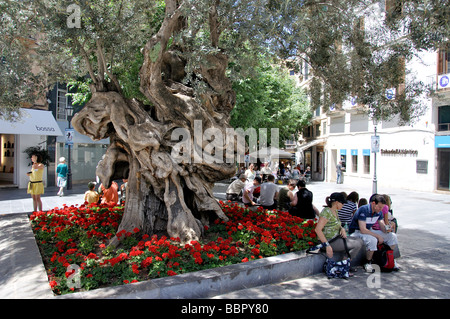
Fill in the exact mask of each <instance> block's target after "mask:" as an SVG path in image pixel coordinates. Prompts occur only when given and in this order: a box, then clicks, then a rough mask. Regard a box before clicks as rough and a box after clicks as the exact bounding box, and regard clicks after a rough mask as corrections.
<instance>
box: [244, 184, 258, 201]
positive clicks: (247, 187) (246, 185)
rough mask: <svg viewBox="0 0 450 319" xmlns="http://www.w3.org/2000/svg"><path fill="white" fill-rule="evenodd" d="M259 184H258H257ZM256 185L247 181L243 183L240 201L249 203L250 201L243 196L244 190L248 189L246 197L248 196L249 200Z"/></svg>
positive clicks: (251, 198)
mask: <svg viewBox="0 0 450 319" xmlns="http://www.w3.org/2000/svg"><path fill="white" fill-rule="evenodd" d="M258 186H259V185H258ZM258 186H255V185H253V182H247V183H246V184H245V187H244V190H243V194H242V202H243V203H244V204H249V203H250V202H249V201H248V200H247V199H246V198H245V191H246V190H247V191H248V198H250V200H253V191H254V190H255V188H257V187H258Z"/></svg>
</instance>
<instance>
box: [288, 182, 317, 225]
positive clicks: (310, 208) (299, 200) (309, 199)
mask: <svg viewBox="0 0 450 319" xmlns="http://www.w3.org/2000/svg"><path fill="white" fill-rule="evenodd" d="M297 188H298V191H297V193H295V196H294V198H293V199H292V201H291V208H290V209H289V214H291V215H293V216H297V217H300V218H303V219H314V218H316V215H319V210H318V209H317V208H316V207H315V206H314V205H313V193H312V192H311V191H310V190H309V189H307V188H306V184H305V182H304V181H302V180H299V181H298V182H297Z"/></svg>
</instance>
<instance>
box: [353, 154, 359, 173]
mask: <svg viewBox="0 0 450 319" xmlns="http://www.w3.org/2000/svg"><path fill="white" fill-rule="evenodd" d="M351 152H352V173H358V150H352V151H351Z"/></svg>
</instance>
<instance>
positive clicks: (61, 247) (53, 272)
mask: <svg viewBox="0 0 450 319" xmlns="http://www.w3.org/2000/svg"><path fill="white" fill-rule="evenodd" d="M220 203H221V205H222V209H223V211H224V213H225V214H226V215H227V216H228V217H229V221H228V222H223V221H221V220H216V221H215V222H214V223H213V224H212V225H211V226H210V227H205V236H204V239H203V240H202V242H197V241H191V242H190V243H189V244H185V245H182V244H181V243H180V240H179V239H178V238H167V237H164V236H163V237H160V238H158V237H157V236H156V235H155V236H152V237H149V236H148V235H145V234H144V235H142V234H141V233H140V230H139V229H134V230H133V232H126V231H121V232H120V233H118V234H117V236H118V238H119V239H120V243H121V245H120V246H119V247H118V248H117V249H112V248H111V247H108V246H107V245H108V242H109V240H110V239H111V238H112V237H113V236H114V235H115V234H116V231H117V228H118V226H119V224H120V221H121V218H122V215H123V207H122V206H107V205H101V206H97V205H91V206H85V205H81V206H79V207H77V206H71V207H68V206H64V207H63V208H55V209H53V210H50V211H48V212H37V213H33V214H32V215H31V217H30V220H31V225H32V228H33V231H34V233H35V237H36V241H37V243H38V246H39V249H40V251H41V254H42V257H43V261H44V265H45V268H46V269H47V274H48V278H49V283H50V286H51V288H52V289H53V291H54V293H56V294H65V293H69V292H73V291H81V290H90V289H95V288H99V287H106V286H112V285H119V284H124V283H132V282H137V281H144V280H149V279H152V278H159V277H165V276H174V275H177V274H181V273H187V272H192V271H198V270H203V269H209V268H214V267H221V266H225V265H230V264H236V263H241V262H247V261H249V260H252V259H256V258H264V257H269V256H274V255H279V254H284V253H288V252H291V251H298V250H304V249H306V248H307V247H309V246H310V245H313V244H314V242H315V238H316V235H315V233H314V226H315V225H314V222H313V221H311V220H309V221H303V220H302V219H301V218H298V217H294V216H291V215H290V214H288V213H287V212H279V211H273V212H272V211H263V210H262V209H258V210H257V211H251V210H249V209H245V208H242V207H240V206H238V205H237V204H232V203H223V202H220ZM77 280H78V281H77Z"/></svg>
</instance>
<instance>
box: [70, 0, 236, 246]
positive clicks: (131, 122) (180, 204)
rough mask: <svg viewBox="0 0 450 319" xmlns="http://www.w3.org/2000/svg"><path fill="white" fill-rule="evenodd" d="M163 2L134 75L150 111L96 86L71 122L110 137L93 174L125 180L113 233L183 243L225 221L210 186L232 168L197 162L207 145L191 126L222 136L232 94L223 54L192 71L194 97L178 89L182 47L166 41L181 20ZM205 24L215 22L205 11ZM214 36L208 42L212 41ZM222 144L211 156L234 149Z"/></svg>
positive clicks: (171, 4) (106, 180)
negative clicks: (212, 222)
mask: <svg viewBox="0 0 450 319" xmlns="http://www.w3.org/2000/svg"><path fill="white" fill-rule="evenodd" d="M166 3H167V4H166V18H165V19H164V22H163V24H162V26H161V28H160V30H159V32H158V33H157V34H156V35H154V36H153V37H152V38H151V39H150V40H149V41H148V43H147V44H146V45H145V48H144V51H143V52H144V63H143V65H142V67H141V71H140V77H141V91H142V92H143V93H144V94H145V96H146V97H147V98H148V99H149V100H150V101H151V102H152V104H153V107H152V108H149V107H148V106H145V105H143V104H142V103H140V102H138V101H136V100H127V99H125V98H124V97H123V96H122V95H121V93H119V92H120V90H107V89H105V88H106V87H108V86H107V85H104V83H101V85H96V90H95V89H94V92H93V95H92V98H91V100H90V101H89V102H88V103H87V104H86V106H85V107H84V108H83V110H82V111H80V112H79V113H77V114H76V115H75V116H74V118H73V120H72V124H73V126H74V128H75V129H76V130H77V131H78V132H80V133H82V134H85V135H88V136H90V137H91V138H92V139H93V140H99V139H103V138H107V137H109V138H110V140H111V145H110V146H109V148H108V150H107V152H106V155H105V156H104V158H103V160H102V161H101V162H100V164H99V166H98V168H97V175H98V176H99V177H100V179H101V181H102V183H103V184H104V185H106V186H109V185H110V184H111V182H112V180H114V179H118V178H128V187H127V196H126V198H127V200H126V204H125V213H124V217H123V220H122V223H121V225H120V226H119V231H120V230H122V229H125V230H128V231H131V230H132V229H134V228H135V227H137V228H139V229H141V230H142V231H143V232H144V233H147V234H160V233H166V234H168V235H169V236H171V237H179V238H180V239H181V241H183V242H188V241H190V240H197V239H199V238H200V237H201V235H202V232H203V225H205V224H207V223H208V222H209V219H210V218H211V217H213V218H215V217H216V216H218V217H219V218H221V219H224V220H227V217H226V216H225V215H224V214H223V212H222V210H221V208H220V206H219V204H218V202H217V200H216V199H215V198H214V196H213V191H212V189H213V186H214V182H216V181H219V180H222V179H224V178H227V177H230V176H232V175H233V174H234V172H235V166H234V164H233V163H225V160H224V161H223V162H222V163H220V162H219V163H216V162H214V161H210V160H208V161H206V160H198V159H202V158H203V157H202V154H203V150H204V149H205V147H206V146H208V143H210V142H211V141H208V140H205V139H203V138H201V137H200V138H198V137H197V138H196V137H195V134H194V133H195V127H194V126H195V125H194V124H195V121H201V122H200V123H201V127H202V131H201V133H203V131H205V130H207V129H211V128H214V129H216V131H217V132H221V134H222V136H223V137H225V136H226V133H227V132H226V129H227V128H229V127H230V126H229V124H228V123H229V115H230V111H231V109H232V108H233V107H234V104H235V94H234V92H233V91H232V89H231V83H230V81H229V79H228V78H227V77H226V75H225V70H226V67H227V63H228V60H227V56H226V55H225V54H224V53H222V52H220V50H217V51H216V53H214V54H211V55H209V56H208V57H207V59H206V61H204V64H202V65H199V66H198V68H197V69H196V71H195V76H196V77H197V78H198V79H201V80H200V81H203V82H204V83H203V84H204V87H206V88H207V89H206V90H204V91H202V93H201V94H197V93H196V92H195V91H194V90H193V88H191V87H188V86H186V85H185V84H183V83H182V80H183V78H184V77H185V71H184V67H185V64H186V61H184V60H183V58H182V57H181V56H180V55H179V53H177V52H180V50H182V49H181V48H180V47H177V48H171V47H170V46H169V45H168V43H169V39H170V38H171V37H172V36H173V35H174V33H175V32H177V31H179V30H180V29H181V28H182V27H183V19H182V17H181V11H180V8H178V7H177V1H166ZM210 23H213V24H214V23H215V24H217V21H216V20H215V15H214V11H213V10H212V11H211V18H210ZM214 32H216V31H214ZM214 32H213V33H214ZM217 32H218V31H217ZM217 36H218V34H217V33H215V36H214V37H213V36H212V39H213V40H212V42H213V43H214V42H216V38H217ZM175 49H176V50H177V51H175ZM196 123H198V122H196ZM176 129H182V130H181V131H182V132H186V133H187V134H186V136H188V140H187V143H185V144H183V143H180V141H179V136H178V135H177V134H175V133H176V132H179V131H175V132H174V130H176ZM172 133H174V136H175V138H174V140H172ZM215 138H217V136H216V137H215ZM228 143H232V145H226V144H225V143H224V142H223V141H219V143H216V144H215V145H216V147H215V148H214V149H213V151H212V152H213V153H214V154H218V152H219V154H223V152H224V150H225V149H226V148H227V147H233V149H234V150H236V151H237V147H238V145H237V144H236V143H235V139H232V140H228ZM218 144H220V146H217V145H218ZM189 146H190V147H189ZM180 158H181V160H180ZM222 158H223V156H222ZM113 244H117V239H115V240H114V241H113Z"/></svg>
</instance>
